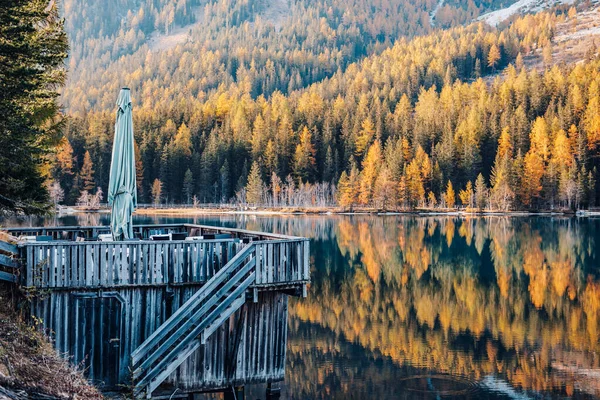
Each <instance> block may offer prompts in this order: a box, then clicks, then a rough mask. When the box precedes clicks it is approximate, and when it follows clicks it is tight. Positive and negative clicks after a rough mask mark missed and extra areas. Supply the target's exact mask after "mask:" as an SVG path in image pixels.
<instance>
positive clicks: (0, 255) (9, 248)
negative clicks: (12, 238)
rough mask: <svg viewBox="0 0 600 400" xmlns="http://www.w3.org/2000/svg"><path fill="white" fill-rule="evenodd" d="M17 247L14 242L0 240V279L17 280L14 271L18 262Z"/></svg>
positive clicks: (14, 281) (17, 266)
mask: <svg viewBox="0 0 600 400" xmlns="http://www.w3.org/2000/svg"><path fill="white" fill-rule="evenodd" d="M18 255H19V249H18V248H17V246H15V245H14V244H10V243H8V242H5V241H2V240H0V280H2V281H8V282H12V283H16V282H17V275H16V272H17V271H18V268H19V263H18V262H17V261H16V259H17V258H18Z"/></svg>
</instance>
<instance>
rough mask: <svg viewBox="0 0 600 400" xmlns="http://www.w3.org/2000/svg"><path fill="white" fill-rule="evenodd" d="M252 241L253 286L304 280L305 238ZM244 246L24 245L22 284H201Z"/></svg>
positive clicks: (306, 265)
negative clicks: (254, 278)
mask: <svg viewBox="0 0 600 400" xmlns="http://www.w3.org/2000/svg"><path fill="white" fill-rule="evenodd" d="M253 243H255V245H256V246H257V254H256V258H257V272H256V276H257V278H256V284H257V285H270V284H271V285H272V284H292V283H294V282H304V281H308V280H309V260H308V242H307V241H306V240H271V241H262V242H253ZM245 246H247V244H244V243H242V242H239V241H237V240H235V239H226V240H213V241H164V242H151V241H140V242H106V243H103V242H55V243H53V242H36V243H28V244H26V245H25V251H24V254H25V255H26V257H25V258H26V260H25V261H26V265H25V269H26V271H24V272H25V273H24V281H23V282H24V284H25V285H26V286H34V287H39V288H65V289H66V288H69V289H75V288H94V287H105V288H110V287H119V286H128V285H167V284H170V285H173V284H175V285H177V284H191V283H200V282H206V281H207V280H208V279H210V278H211V277H212V276H214V274H215V273H216V272H217V271H219V270H220V269H221V268H222V267H223V266H224V265H225V264H226V263H227V262H228V261H229V259H230V258H231V257H233V256H234V255H235V254H236V253H237V252H239V250H240V249H241V248H243V247H245ZM0 264H3V265H13V266H14V267H17V266H18V264H17V263H16V262H15V261H13V260H12V259H10V258H8V257H7V256H4V255H0Z"/></svg>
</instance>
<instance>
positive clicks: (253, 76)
mask: <svg viewBox="0 0 600 400" xmlns="http://www.w3.org/2000/svg"><path fill="white" fill-rule="evenodd" d="M501 3H506V2H501V1H499V0H468V1H467V2H464V1H448V2H445V3H444V6H443V7H441V8H440V9H439V10H438V11H437V12H436V15H435V20H436V28H448V27H451V26H456V25H460V24H462V23H465V22H467V21H470V20H472V19H473V18H476V17H477V16H478V15H480V14H481V13H482V12H485V11H487V10H490V9H494V8H497V7H499V5H500V4H501ZM438 5H439V3H437V1H435V0H418V1H416V2H406V1H401V0H377V1H369V2H364V1H359V0H352V1H342V0H334V1H325V0H296V1H287V0H281V1H277V2H272V1H265V0H245V1H221V2H217V1H200V0H180V1H178V2H177V3H175V2H169V1H164V0H162V1H153V0H146V1H134V0H110V1H109V2H108V4H105V3H104V2H103V3H97V2H87V1H84V0H65V6H64V14H65V18H66V22H67V23H66V28H67V31H68V33H69V36H70V38H71V55H70V60H69V80H68V83H67V86H66V88H65V89H64V96H63V101H64V104H65V106H66V107H67V109H68V110H69V111H72V112H78V111H83V110H84V109H85V110H92V109H93V110H107V109H111V107H112V103H113V100H114V99H113V98H112V97H114V96H113V95H112V93H114V92H115V91H116V90H117V89H118V88H119V87H120V86H124V85H125V84H126V85H128V86H130V87H132V89H134V91H136V92H139V93H145V96H144V97H146V96H147V95H151V94H152V92H153V91H154V90H155V89H159V90H167V91H168V90H177V91H185V92H186V96H187V97H188V98H194V99H196V98H202V97H203V96H204V94H205V93H206V92H212V91H216V90H218V87H219V86H220V85H224V86H229V85H230V84H232V83H237V84H239V85H242V86H244V87H245V90H248V91H249V92H250V94H251V95H252V97H257V96H259V95H260V94H265V95H270V94H271V93H273V92H274V91H276V90H277V91H280V92H282V93H288V92H290V91H293V90H296V89H300V88H303V87H306V86H308V85H310V84H311V83H313V82H318V81H320V80H322V79H324V78H327V77H330V76H331V75H332V74H334V73H335V72H336V71H339V70H344V69H345V68H346V67H347V66H348V65H349V64H350V63H352V62H354V61H356V60H359V59H361V58H363V57H365V56H368V55H370V54H376V53H379V52H381V51H382V50H384V49H386V48H388V47H390V46H391V45H392V44H393V43H394V42H396V41H397V40H398V39H399V38H402V37H407V38H410V37H414V36H418V35H424V34H428V33H430V32H431V31H432V30H433V27H432V26H431V24H430V14H431V13H432V12H433V10H435V9H436V7H437V6H438ZM82 87H85V88H86V91H82V90H81V88H82Z"/></svg>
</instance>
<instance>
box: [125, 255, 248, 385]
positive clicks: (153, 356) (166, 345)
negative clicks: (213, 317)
mask: <svg viewBox="0 0 600 400" xmlns="http://www.w3.org/2000/svg"><path fill="white" fill-rule="evenodd" d="M251 265H254V264H253V263H251V262H250V263H248V264H247V265H246V266H244V267H243V268H242V269H240V271H239V272H238V273H237V274H236V275H235V276H234V278H235V279H241V278H242V277H243V276H244V275H245V274H246V273H247V272H248V271H249V270H250V269H251ZM229 282H230V284H228V285H227V284H226V285H225V287H224V288H221V290H219V291H217V293H215V295H214V296H212V297H211V298H210V299H209V300H208V301H207V302H206V303H205V304H204V305H203V306H202V307H201V308H200V309H199V310H198V311H196V312H195V313H194V315H192V316H191V317H190V318H189V319H188V320H187V321H185V322H184V323H183V324H182V325H181V326H180V327H179V328H178V329H177V331H175V332H174V333H172V334H171V335H170V336H169V337H168V338H167V339H166V341H165V342H163V343H162V344H161V345H160V346H159V347H158V348H157V349H155V350H154V351H152V352H151V353H149V354H148V356H147V357H146V358H145V359H144V360H143V361H142V360H140V361H141V364H139V366H138V365H136V364H135V363H132V365H133V378H134V379H138V378H140V375H141V374H142V372H143V371H144V370H145V369H147V368H149V367H151V366H152V365H153V364H154V363H155V362H156V361H159V360H160V359H161V358H162V357H161V355H163V354H165V353H167V351H168V350H172V346H173V345H176V342H177V341H178V340H179V339H182V338H185V337H186V332H190V331H191V332H193V331H195V330H197V329H198V327H199V325H200V324H201V323H202V322H203V320H204V319H205V315H206V314H207V313H209V312H211V311H212V308H213V307H215V306H216V307H220V306H221V304H219V300H221V299H223V298H224V296H225V293H224V292H228V291H229V289H230V286H232V285H233V283H232V282H234V280H230V281H229ZM239 290H240V288H239V287H238V288H236V289H235V290H233V291H232V292H231V293H229V295H228V296H231V295H232V293H235V292H236V291H239ZM225 298H226V297H225ZM184 306H185V305H183V306H182V307H184ZM167 354H168V353H167Z"/></svg>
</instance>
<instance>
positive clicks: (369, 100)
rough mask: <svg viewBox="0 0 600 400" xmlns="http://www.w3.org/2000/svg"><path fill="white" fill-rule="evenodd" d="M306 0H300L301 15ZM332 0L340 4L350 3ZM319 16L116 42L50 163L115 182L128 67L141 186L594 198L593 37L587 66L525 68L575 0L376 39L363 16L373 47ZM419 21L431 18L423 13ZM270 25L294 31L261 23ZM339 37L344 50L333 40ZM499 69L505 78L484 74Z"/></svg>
mask: <svg viewBox="0 0 600 400" xmlns="http://www.w3.org/2000/svg"><path fill="white" fill-rule="evenodd" d="M350 3H352V2H350ZM244 4H246V3H244ZM302 4H304V3H294V4H291V5H290V6H291V9H292V11H291V14H290V15H296V14H294V13H297V11H293V8H294V7H300V6H301V5H302ZM311 4H313V3H311ZM319 4H322V3H319V2H314V5H315V7H316V6H317V5H319ZM353 4H354V3H353ZM360 4H362V5H363V6H365V4H366V3H365V4H363V3H360ZM360 4H359V3H358V2H356V3H355V6H356V7H359V6H360ZM219 5H220V3H219V4H216V5H210V6H206V8H205V10H208V11H205V15H204V17H203V18H204V20H203V21H216V19H211V18H208V19H206V15H207V14H206V13H207V12H214V13H215V15H217V14H219V12H220V11H219V10H221V9H220V8H219ZM222 5H223V6H226V5H227V4H226V3H223V4H222ZM247 5H249V3H247ZM237 6H240V3H236V7H237ZM336 7H337V8H332V7H330V8H331V15H333V16H335V15H337V14H336V13H338V12H341V11H340V10H342V9H343V7H344V4H343V3H342V2H340V3H339V4H338V5H337V6H336ZM381 7H383V5H382V4H379V5H378V6H376V7H367V8H369V9H371V10H377V9H379V8H381ZM192 8H193V6H192ZM425 8H427V7H425ZM425 8H423V9H425ZM396 9H397V10H398V8H396ZM224 10H227V8H226V7H225V8H224ZM328 10H329V9H327V8H323V12H324V13H326V14H327V13H328V12H329V11H328ZM335 10H338V11H335ZM567 11H568V13H567ZM586 12H589V11H586ZM349 13H350V11H347V12H345V13H344V14H341V15H340V20H339V21H341V22H342V24H341V25H340V26H342V25H343V26H344V27H346V26H347V27H352V26H354V27H358V26H359V25H357V24H356V22H352V21H355V19H356V18H354V19H352V18H350V17H349V15H350V14H349ZM223 15H226V13H225V14H223ZM236 15H242V14H236ZM252 15H257V14H256V13H254V14H252ZM278 15H279V14H278ZM357 15H358V14H357ZM361 15H362V14H361ZM398 15H399V14H398ZM411 15H412V14H411ZM279 17H281V15H279ZM279 17H277V18H279ZM240 18H242V17H240ZM244 18H245V17H244ZM298 18H301V17H298ZM225 19H226V20H229V19H228V18H225ZM242 19H243V18H242ZM314 20H315V19H314V18H309V19H308V20H306V21H305V22H304V25H303V24H302V23H298V24H297V25H295V24H294V23H291V24H286V23H284V24H281V25H280V28H276V27H275V25H274V24H273V23H272V22H268V21H267V20H264V21H262V20H261V19H260V18H255V19H254V20H253V22H252V23H251V22H249V21H248V20H245V21H246V22H244V23H242V24H240V23H238V22H239V21H238V22H236V23H232V24H231V25H230V28H228V30H227V32H229V33H230V34H227V35H224V36H219V35H215V36H214V42H215V43H216V42H219V40H222V44H223V46H225V47H227V46H233V45H235V46H238V45H239V46H238V47H237V49H238V50H237V52H235V51H234V52H231V51H227V52H225V51H223V52H221V51H219V50H217V49H216V48H213V50H206V53H203V51H205V49H209V48H211V46H213V45H214V43H213V42H211V41H207V42H205V43H204V44H203V45H202V46H200V44H199V43H197V42H194V41H188V42H186V43H184V44H180V45H177V46H176V47H174V48H172V49H170V50H166V51H155V52H153V51H148V49H147V48H146V50H143V49H142V48H140V49H139V50H138V51H137V52H135V53H134V54H133V55H127V56H122V57H121V58H120V61H119V63H115V62H112V61H110V57H111V56H109V55H107V60H109V61H107V65H108V67H107V69H106V70H104V72H103V73H102V75H101V76H99V77H98V79H96V80H94V81H93V82H96V84H94V83H93V82H92V81H89V82H88V81H86V80H85V79H83V80H82V81H81V82H83V83H81V82H80V83H79V84H78V85H75V84H74V83H73V82H72V83H71V84H70V86H69V88H68V89H67V91H66V92H65V98H66V99H67V100H68V101H69V99H70V101H71V102H73V103H72V104H76V105H77V106H72V107H71V111H72V115H73V118H71V119H70V121H69V124H68V125H67V127H66V130H65V133H66V138H65V140H64V141H63V143H62V145H61V147H60V149H59V152H58V154H57V157H56V160H54V162H53V163H52V172H51V175H52V179H53V181H54V187H55V188H58V189H61V190H62V191H64V201H65V202H67V203H73V202H75V201H76V199H77V198H78V197H79V195H80V192H81V190H88V191H90V192H94V191H96V189H95V188H96V187H101V188H105V187H106V185H107V181H108V166H109V163H110V150H111V148H110V144H111V140H112V139H111V138H112V130H113V124H114V113H113V111H112V103H113V102H114V95H113V94H114V93H116V92H117V89H118V86H119V85H121V84H124V83H127V85H129V86H131V87H132V89H133V94H134V102H135V105H136V108H135V112H134V118H135V132H136V142H137V153H138V154H137V160H138V184H139V191H140V198H141V199H142V201H145V202H150V201H154V202H163V201H166V202H175V203H179V202H190V201H192V198H196V199H197V200H198V201H200V202H219V201H229V200H231V199H234V198H236V197H237V201H241V202H248V203H250V204H271V205H311V204H312V205H316V204H318V205H324V204H335V203H338V204H340V205H342V206H344V207H356V206H362V207H378V208H384V209H398V208H409V207H424V206H429V207H434V206H441V207H453V206H454V205H455V204H457V203H458V201H459V200H460V201H461V202H462V203H463V204H465V205H466V206H468V207H473V208H490V209H541V208H543V209H545V208H555V207H569V208H576V207H587V206H590V205H593V204H595V202H596V200H597V197H598V195H597V185H596V171H597V167H598V163H599V161H598V160H599V159H600V158H599V157H598V155H599V153H598V150H599V145H600V130H599V129H600V128H599V126H600V108H599V107H600V106H599V105H598V104H600V89H599V88H598V86H599V85H600V78H599V73H598V70H599V64H598V62H599V61H598V60H597V50H596V49H595V48H594V47H593V46H592V45H590V48H589V50H588V51H587V52H586V56H585V59H583V60H582V63H580V64H579V65H577V66H568V65H562V66H553V64H552V62H548V60H546V61H545V62H544V63H543V66H542V67H541V68H539V69H534V70H528V69H527V67H526V63H525V60H528V59H531V58H532V57H537V56H538V55H539V54H542V53H543V54H546V53H547V52H546V50H547V49H549V48H550V49H551V47H552V43H553V40H554V36H555V33H556V31H557V26H567V25H569V24H571V25H572V24H574V23H575V22H576V21H577V11H576V9H575V8H572V9H570V10H568V9H567V8H565V7H563V8H560V9H556V10H554V11H551V12H544V13H540V14H538V15H528V16H524V17H520V18H515V19H513V20H512V21H511V22H510V23H509V24H508V26H507V27H501V28H498V29H496V28H492V27H490V26H489V25H487V24H484V23H477V24H472V25H469V26H466V27H462V26H459V27H455V28H451V29H448V30H437V31H435V32H433V33H431V34H428V35H420V36H416V37H414V38H412V39H408V38H400V39H398V40H396V41H395V44H394V45H392V46H391V47H389V48H388V49H383V50H381V49H377V50H375V49H376V48H377V47H378V46H384V45H385V44H386V43H387V42H388V39H389V37H388V38H387V39H386V36H385V35H384V36H381V37H380V36H378V35H377V34H376V33H373V35H372V36H369V35H366V36H365V33H364V32H366V31H361V32H362V33H360V34H358V33H357V35H358V36H360V37H362V38H363V39H361V40H363V41H362V42H360V43H363V45H364V47H363V49H362V50H361V51H359V52H356V51H355V52H354V53H352V52H351V53H348V49H349V48H348V47H345V46H347V45H349V44H351V43H354V42H353V41H352V40H350V39H348V41H344V40H345V39H344V37H345V36H344V37H338V36H337V35H329V34H328V35H325V34H323V35H319V34H317V33H316V31H315V30H314V29H306V26H309V25H310V23H311V21H313V22H314ZM392 20H393V18H392ZM240 21H241V20H240ZM386 21H388V19H386ZM403 21H404V20H403ZM404 22H406V21H404ZM183 23H184V22H182V24H183ZM321 23H322V26H323V28H324V29H325V27H327V26H329V23H328V22H327V20H326V19H324V20H321ZM262 24H264V25H262ZM204 25H208V22H206V24H199V25H198V26H197V27H196V28H194V29H198V30H200V31H202V30H203V29H208V28H206V27H205V26H204ZM392 25H393V24H392ZM203 26H204V27H203ZM234 26H236V27H237V28H236V27H234ZM259 26H263V28H264V29H263V28H260V29H262V30H260V32H262V34H261V35H262V36H261V35H258V36H257V35H256V34H257V32H258V31H256V29H259V28H258V27H259ZM360 26H361V29H365V26H366V25H360ZM376 26H377V27H383V26H385V24H379V25H376ZM415 27H417V28H415V29H416V30H415V31H414V32H413V33H414V34H418V33H419V30H418V29H420V28H418V27H421V28H422V26H421V25H419V24H417V25H415ZM277 29H280V30H277ZM302 29H305V30H304V36H299V35H298V34H297V33H298V32H299V31H298V30H302ZM339 29H342V28H340V27H339V26H338V31H337V32H341V31H340V30H339ZM344 29H346V28H344ZM348 29H349V30H348V32H353V30H352V29H350V28H348ZM386 29H387V28H386ZM215 32H216V31H215ZM236 32H237V33H236ZM252 32H254V33H252ZM286 32H287V33H286ZM236 34H239V35H240V36H239V37H238V38H244V39H247V40H248V41H249V42H248V43H255V45H256V46H255V47H254V50H253V51H252V52H249V51H246V50H245V49H246V48H250V47H251V46H246V47H245V46H242V45H240V44H239V43H240V42H235V41H234V40H233V38H234V37H236V36H235V35H236ZM244 35H246V36H244ZM269 35H273V37H275V36H276V37H278V38H279V39H281V38H285V37H287V38H289V39H290V42H288V43H286V45H285V46H284V45H283V44H281V43H279V42H276V41H275V42H271V41H269V40H264V39H265V38H269V37H271V36H269ZM315 35H316V36H315ZM317 37H320V38H321V39H323V40H326V41H325V42H323V41H319V40H316V39H315V38H317ZM251 40H255V42H251ZM219 43H220V42H219ZM275 43H279V44H278V45H276V44H275ZM367 43H368V44H367ZM144 46H147V45H146V44H144V45H143V46H142V47H144ZM257 46H258V47H257ZM260 46H264V47H260ZM144 48H145V47H144ZM292 48H293V50H289V49H292ZM334 48H335V49H338V50H337V52H338V53H337V54H339V55H340V57H338V58H336V57H332V54H334V53H335V51H333V50H331V49H334ZM354 50H356V48H355V49H354ZM332 51H333V52H332ZM369 51H371V52H372V53H373V54H371V55H369V56H367V57H364V58H362V59H361V60H359V61H356V62H354V63H350V60H351V59H353V58H357V57H359V56H360V55H361V54H365V53H368V52H369ZM320 52H322V53H320ZM196 54H201V55H202V56H201V57H197V56H196ZM232 54H233V55H235V57H237V58H235V59H236V60H237V61H235V62H233V61H231V60H232ZM209 55H210V57H209ZM238 56H239V57H238ZM275 56H277V57H278V58H277V57H275ZM550 56H551V57H550V58H552V53H551V52H550ZM544 58H545V59H546V58H547V57H544ZM215 60H219V61H218V62H217V61H215ZM241 60H243V61H241ZM257 60H262V61H260V62H259V61H257ZM273 60H275V61H276V62H275V61H273ZM311 60H312V61H311ZM263 61H264V64H262V67H261V66H260V65H261V62H263ZM246 63H249V64H246ZM118 64H121V65H123V68H118ZM325 65H330V67H324V66H325ZM342 66H343V68H342ZM290 68H292V69H290ZM294 68H297V71H296V72H294V73H291V71H293V70H294ZM155 71H160V74H159V75H157V74H156V72H155ZM499 71H502V73H501V74H499V75H497V76H496V78H494V80H493V81H492V80H489V79H488V80H487V81H486V80H483V79H480V78H481V77H489V76H491V75H495V74H496V73H497V72H499ZM86 74H89V78H91V77H92V75H91V73H90V72H86ZM294 76H299V78H298V79H299V80H298V82H297V85H296V84H295V83H294V81H295V79H294V78H293V77H294ZM72 79H74V78H73V77H72ZM305 79H306V81H304V80H305ZM312 81H315V83H313V84H311V85H308V83H310V82H312ZM97 82H105V83H103V84H98V83H97ZM113 86H114V87H113ZM100 88H101V89H100ZM267 94H270V95H267ZM92 103H93V104H92ZM68 104H69V102H68ZM76 110H79V111H78V112H75V111H76ZM336 187H337V190H336ZM59 194H60V190H59ZM59 197H60V196H59Z"/></svg>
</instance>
